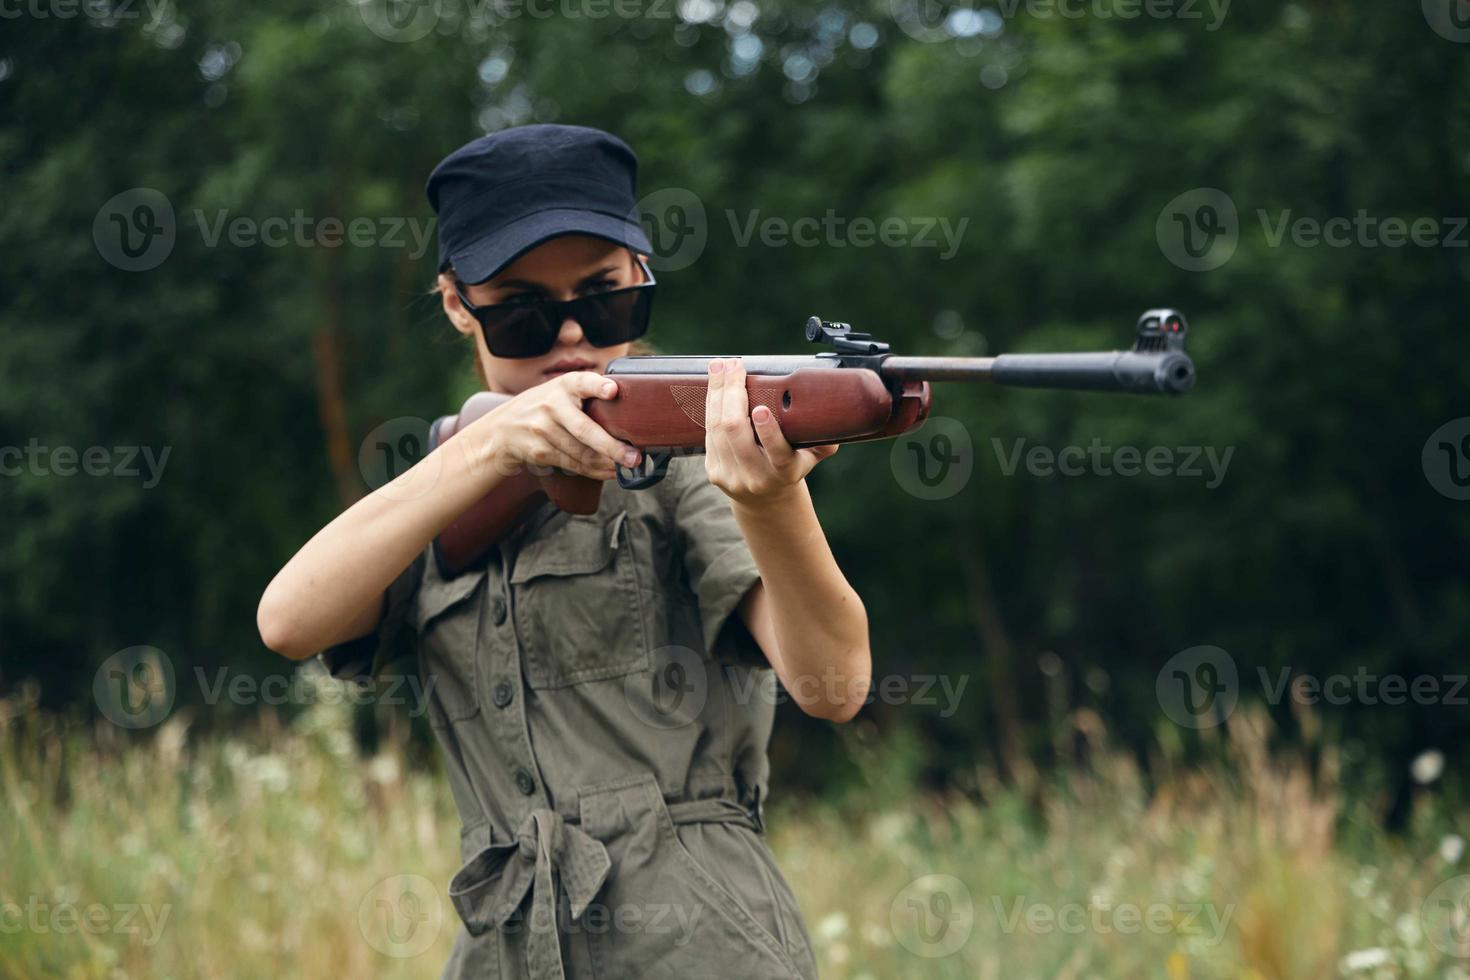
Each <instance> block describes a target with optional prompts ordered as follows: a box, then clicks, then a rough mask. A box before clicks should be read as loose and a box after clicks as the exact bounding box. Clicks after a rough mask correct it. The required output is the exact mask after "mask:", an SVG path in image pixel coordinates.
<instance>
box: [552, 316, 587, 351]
mask: <svg viewBox="0 0 1470 980" xmlns="http://www.w3.org/2000/svg"><path fill="white" fill-rule="evenodd" d="M584 336H585V334H583V332H582V325H581V324H580V323H578V322H577V320H576V318H575V317H572V316H568V317H567V318H566V319H564V320H562V322H561V330H559V331H558V332H557V335H556V342H557V343H558V344H565V345H567V346H568V347H572V346H575V345H577V344H579V343H581V342H582V338H583V337H584Z"/></svg>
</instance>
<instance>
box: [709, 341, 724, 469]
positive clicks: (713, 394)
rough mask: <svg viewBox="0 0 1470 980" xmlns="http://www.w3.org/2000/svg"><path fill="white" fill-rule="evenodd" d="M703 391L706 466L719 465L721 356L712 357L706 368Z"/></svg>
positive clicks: (722, 415) (720, 445) (721, 394)
mask: <svg viewBox="0 0 1470 980" xmlns="http://www.w3.org/2000/svg"><path fill="white" fill-rule="evenodd" d="M706 375H707V378H706V381H705V392H704V452H705V455H706V456H708V457H709V459H708V460H707V462H706V465H707V466H719V465H720V464H721V463H723V461H724V452H723V447H724V442H725V439H724V436H723V435H722V434H721V428H720V421H721V419H722V418H723V417H724V411H725V400H724V383H725V364H724V360H723V359H722V358H718V357H712V358H710V359H709V365H708V367H707V369H706Z"/></svg>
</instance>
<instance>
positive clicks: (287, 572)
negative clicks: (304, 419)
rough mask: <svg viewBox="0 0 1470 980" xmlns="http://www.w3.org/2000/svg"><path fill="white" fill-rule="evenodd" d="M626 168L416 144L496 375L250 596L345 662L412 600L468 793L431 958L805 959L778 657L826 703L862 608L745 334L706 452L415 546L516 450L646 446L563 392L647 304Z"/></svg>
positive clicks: (620, 339)
mask: <svg viewBox="0 0 1470 980" xmlns="http://www.w3.org/2000/svg"><path fill="white" fill-rule="evenodd" d="M636 170H637V161H636V158H635V157H634V156H633V153H632V151H631V150H630V149H629V148H628V147H627V146H626V145H625V144H624V143H623V142H622V141H620V140H618V139H616V138H614V137H612V136H610V135H608V134H606V133H603V132H600V131H598V130H594V129H587V128H582V127H573V126H527V127H521V128H517V129H511V130H507V131H505V132H501V133H497V134H493V135H490V136H486V137H483V138H481V139H478V140H475V141H474V142H472V143H470V144H468V145H466V146H464V147H462V148H461V149H459V150H458V151H456V152H455V153H453V154H451V155H450V156H449V157H448V158H446V159H445V160H444V161H443V162H442V163H440V165H439V166H438V167H437V168H435V170H434V173H433V174H432V176H431V177H430V179H429V184H428V195H429V200H430V202H431V203H432V204H433V206H434V209H435V211H436V213H437V214H438V215H439V244H440V269H441V272H440V275H439V278H438V285H439V293H440V296H441V298H442V302H443V307H444V313H445V315H446V316H447V317H448V318H449V320H450V322H451V323H452V324H453V325H454V326H455V328H456V329H457V330H459V332H460V333H462V334H464V335H465V336H466V337H470V338H472V339H473V342H474V344H475V348H476V355H477V364H478V368H479V371H480V374H481V378H482V380H483V381H484V382H485V385H486V387H487V388H488V389H489V390H491V391H495V392H502V393H505V394H507V395H513V396H514V397H513V398H511V399H509V400H508V401H507V402H505V403H504V404H502V405H501V406H499V407H498V408H496V409H495V410H494V411H491V412H490V413H488V414H487V415H485V416H484V417H482V418H480V419H478V420H476V421H475V422H473V423H471V424H469V425H466V426H465V427H464V429H463V430H462V431H461V432H459V433H458V434H457V435H456V436H455V437H454V439H453V440H450V441H449V442H447V443H446V444H445V446H443V447H441V448H440V449H438V450H436V451H435V452H434V453H433V454H431V455H430V456H429V457H426V458H425V459H424V460H422V461H420V463H419V464H418V466H417V467H415V468H414V470H410V471H409V472H407V473H405V474H402V475H401V476H400V477H399V478H398V479H397V480H394V481H393V482H391V483H389V484H387V485H386V486H384V487H382V488H381V489H379V490H378V491H377V492H375V493H373V494H371V495H369V496H368V497H366V498H364V499H363V500H361V501H359V502H358V503H356V504H354V505H353V506H352V507H351V508H349V509H348V510H347V511H346V512H345V513H343V514H342V515H341V516H339V517H338V518H337V519H336V520H334V521H332V522H331V523H330V524H328V525H327V526H326V527H325V528H323V529H322V530H321V531H320V532H318V533H317V535H316V536H315V537H313V538H312V539H311V540H310V541H309V542H307V543H306V545H305V546H304V547H302V549H301V550H300V551H299V552H298V553H297V554H296V555H295V557H293V558H292V559H291V561H290V562H288V563H287V565H286V566H285V568H283V569H282V570H281V572H280V573H279V574H278V575H277V576H276V578H275V580H274V581H272V582H271V584H270V586H269V587H268V588H267V589H266V591H265V594H264V596H263V597H262V598H261V602H260V610H259V628H260V633H261V637H262V639H263V640H264V641H265V643H266V645H267V646H269V647H270V648H271V649H273V650H275V651H277V652H279V653H281V654H283V655H285V656H287V657H291V658H294V659H301V658H305V657H308V656H311V655H313V654H315V653H316V652H318V651H325V652H324V654H323V655H324V657H325V658H326V659H327V660H328V663H329V664H331V665H334V669H336V670H337V671H339V672H342V671H351V670H352V669H353V667H354V666H358V665H364V664H366V665H371V666H372V667H374V668H375V667H376V666H377V665H378V663H379V662H380V661H381V660H382V659H383V656H382V655H383V653H384V651H385V649H386V648H387V647H388V646H389V644H390V643H391V642H392V640H393V638H394V636H395V635H396V634H397V632H398V630H399V628H400V627H401V626H402V625H404V624H405V623H407V624H408V625H411V626H412V627H413V629H414V630H415V631H416V633H417V635H418V646H417V649H418V655H419V662H420V669H421V671H422V672H423V674H424V676H425V682H426V690H427V691H429V699H430V703H429V716H430V718H431V721H432V723H433V726H434V729H435V731H436V734H437V736H438V738H439V740H440V742H441V744H442V746H443V748H444V754H445V764H446V769H447V770H448V773H449V779H450V784H451V787H452V790H453V793H454V797H455V801H456V803H457V805H458V808H459V811H460V815H461V818H462V823H463V830H462V835H461V847H462V852H463V860H464V862H465V863H464V867H463V868H461V869H460V871H459V872H458V874H456V875H455V877H454V879H453V880H452V881H451V883H450V895H451V898H452V899H453V901H454V904H455V907H456V908H457V909H458V911H459V913H460V916H461V918H462V919H463V921H464V925H465V931H464V932H462V933H460V935H459V937H458V939H457V941H456V944H455V949H454V955H453V958H452V960H451V962H450V964H449V968H448V970H447V972H446V975H448V976H455V977H476V978H478V977H532V978H536V980H540V978H549V977H563V976H568V977H609V978H610V977H670V978H674V977H678V978H687V977H702V976H710V977H714V976H718V977H731V976H740V977H792V976H797V977H811V976H815V975H816V967H815V963H814V961H813V957H812V952H811V947H810V942H809V938H808V935H807V931H806V928H805V926H804V925H803V923H802V920H801V915H800V911H799V909H798V907H797V904H796V901H795V899H794V898H793V896H792V893H791V890H790V888H789V887H788V886H787V884H786V882H785V880H784V879H783V878H782V876H781V874H780V872H779V871H778V870H777V868H776V865H775V863H774V861H773V859H772V856H771V853H770V851H769V850H768V848H767V847H766V844H765V840H764V837H763V832H764V828H763V826H762V823H761V814H762V805H763V801H764V797H765V791H766V781H767V775H768V763H767V759H766V746H767V743H768V741H769V737H770V732H771V722H772V716H773V712H774V699H773V697H772V696H771V695H772V693H773V684H770V683H769V681H770V679H771V670H772V669H773V670H774V673H775V676H776V677H779V678H780V680H781V682H782V683H783V684H784V685H785V687H786V689H787V691H788V692H789V693H790V694H791V696H792V698H793V699H794V700H795V701H796V703H798V704H799V705H800V706H801V707H802V708H803V710H805V711H807V712H808V713H810V714H813V715H816V716H818V717H823V718H828V719H831V720H833V721H839V722H840V721H846V720H848V719H850V718H851V717H852V716H853V715H854V714H855V713H856V712H857V710H858V708H859V707H861V705H862V703H863V701H864V699H865V697H866V695H867V688H868V684H869V683H870V676H871V658H870V654H869V650H868V635H867V618H866V614H865V612H864V609H863V605H862V602H861V600H860V599H859V598H858V596H857V594H856V593H855V592H854V591H853V589H852V587H851V586H850V585H849V584H848V583H847V581H846V580H845V579H844V577H843V575H842V573H841V571H840V570H839V569H838V567H837V564H836V562H835V561H834V560H833V558H832V554H831V551H830V550H829V548H828V546H827V542H826V539H825V538H824V536H823V534H822V529H821V526H820V524H819V523H818V521H817V517H816V514H815V512H814V511H813V509H812V503H811V498H810V496H809V494H808V492H807V488H806V484H805V482H804V478H805V476H806V474H807V473H808V472H810V471H811V469H812V467H813V466H815V465H816V464H817V463H818V462H819V461H820V460H822V459H824V458H825V457H827V456H829V455H831V453H832V452H834V451H835V450H836V447H835V446H829V447H820V448H810V449H799V450H793V449H792V448H791V447H790V446H789V445H788V444H787V443H786V441H785V440H784V439H783V438H782V435H781V431H780V427H779V425H778V424H777V422H776V420H775V419H774V418H773V417H772V415H771V413H770V411H769V410H768V409H766V408H765V407H763V406H758V407H757V408H756V409H755V410H754V411H750V410H749V408H748V402H747V398H746V391H745V374H744V371H743V369H742V367H741V364H740V361H739V360H738V359H732V358H722V359H716V360H713V361H711V363H710V365H709V376H708V393H707V397H706V404H705V419H706V432H707V438H706V446H705V449H706V452H705V455H704V457H703V460H702V461H701V460H700V459H699V457H685V458H682V459H677V460H675V461H674V462H673V464H672V465H671V467H670V471H669V476H668V478H666V479H665V480H664V481H663V482H662V483H659V484H658V485H656V486H655V487H653V488H651V489H646V490H639V491H630V490H624V489H622V488H621V487H619V486H618V485H617V483H616V482H610V483H606V484H604V486H603V491H602V499H601V506H600V509H599V510H598V511H597V513H596V514H593V515H588V516H577V515H570V514H566V513H563V512H560V511H557V510H556V508H554V507H552V506H551V505H550V504H546V505H543V506H542V507H541V508H540V509H539V510H538V511H536V512H534V513H533V514H531V515H530V517H529V519H528V520H526V521H525V522H524V523H522V524H521V525H520V526H519V527H518V528H517V529H516V530H515V531H514V532H513V533H512V534H510V535H509V536H508V537H507V538H506V539H504V540H502V541H501V542H500V543H499V544H498V545H497V546H495V547H494V548H493V549H491V551H490V553H489V554H488V555H487V556H486V558H485V560H484V561H482V562H479V563H477V564H476V565H475V566H473V567H471V568H469V569H468V570H466V571H464V572H463V573H461V574H458V575H454V576H451V577H445V576H444V575H442V574H441V570H440V568H439V567H438V566H437V564H436V562H435V561H434V560H433V559H432V547H431V543H432V540H433V538H434V537H435V536H436V535H437V534H438V533H439V532H440V531H441V530H442V529H443V528H444V527H445V526H446V525H448V524H449V523H450V522H451V521H453V520H454V519H455V518H456V517H458V516H459V515H460V514H461V513H462V512H464V511H465V510H466V509H467V508H469V507H470V505H471V504H473V503H474V502H475V501H477V500H478V499H480V498H481V497H483V496H484V495H485V494H486V493H487V492H489V491H490V490H491V489H492V488H493V487H495V486H496V485H498V483H499V481H500V480H501V479H503V478H504V476H503V475H504V474H507V473H509V472H512V471H514V469H515V468H516V467H518V466H522V465H527V464H539V465H554V466H557V467H560V468H562V469H564V470H567V471H570V472H573V473H579V474H582V475H584V476H589V477H595V478H597V479H599V480H610V479H611V478H612V477H613V476H614V475H615V465H616V464H624V465H629V466H633V465H636V464H638V463H639V462H640V459H639V453H638V451H637V450H636V449H634V448H633V447H631V446H628V445H626V444H624V443H621V442H619V441H618V440H617V439H614V438H613V437H612V436H611V435H609V434H608V433H607V432H606V431H605V430H603V429H602V428H601V427H599V426H598V425H596V424H595V423H593V422H592V421H591V419H590V418H588V416H587V415H586V414H585V413H584V412H583V411H582V405H583V403H584V401H585V400H586V399H592V398H603V399H613V398H616V397H617V383H616V381H615V380H613V379H611V378H606V377H603V376H602V374H601V372H602V371H603V369H604V368H605V367H606V365H607V363H608V362H609V361H610V360H612V359H613V358H616V357H620V356H622V355H624V354H626V353H627V352H628V350H629V346H630V344H631V342H632V341H634V340H636V339H637V337H638V336H639V335H641V333H642V332H643V330H644V329H645V328H646V326H647V319H648V306H649V300H650V299H651V293H652V288H653V286H652V279H651V276H650V274H649V273H648V269H647V265H646V264H645V261H644V259H645V257H646V256H647V255H648V254H649V253H650V251H651V248H650V246H649V244H648V242H647V240H646V238H645V237H644V234H643V230H642V229H641V227H640V226H639V225H638V223H637V220H636V215H637V212H636V204H635V200H636V197H635V184H636ZM430 466H432V467H433V468H434V469H433V470H432V471H430V470H426V469H424V468H426V467H430ZM415 470H418V471H420V472H417V473H416V472H415ZM425 472H436V473H437V475H434V476H431V478H430V480H429V482H431V483H432V488H431V489H430V490H429V491H428V492H422V488H423V485H424V482H425V481H424V480H423V476H424V473H425ZM415 480H418V481H419V482H418V483H414V482H413V481H415ZM409 487H414V488H415V489H414V490H413V491H412V492H408V491H407V490H406V488H409Z"/></svg>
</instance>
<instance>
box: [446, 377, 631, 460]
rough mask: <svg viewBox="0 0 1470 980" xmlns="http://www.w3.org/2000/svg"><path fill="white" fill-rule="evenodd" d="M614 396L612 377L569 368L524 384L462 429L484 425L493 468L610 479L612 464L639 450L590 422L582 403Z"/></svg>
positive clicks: (614, 387) (616, 390)
mask: <svg viewBox="0 0 1470 980" xmlns="http://www.w3.org/2000/svg"><path fill="white" fill-rule="evenodd" d="M617 396H618V385H617V382H616V381H614V380H613V379H612V378H606V377H603V376H602V375H600V374H597V373H596V372H594V371H569V372H567V373H566V374H563V375H559V376H557V377H555V378H552V379H551V380H550V381H546V382H543V383H542V384H539V385H536V386H535V387H533V388H527V389H526V390H525V391H523V392H521V393H520V394H519V395H516V396H515V397H514V398H512V399H510V401H508V402H506V403H505V404H504V405H501V406H499V407H498V408H496V409H494V410H493V411H490V412H488V413H486V414H485V415H484V417H482V418H480V419H478V420H476V421H475V422H474V423H472V424H471V425H470V426H469V427H467V429H466V431H468V430H469V429H472V428H474V427H475V426H484V427H485V428H484V432H485V438H486V439H488V440H489V444H490V448H491V453H492V456H493V458H494V459H495V461H496V466H497V468H501V467H514V466H522V465H526V466H554V467H557V468H558V469H562V470H566V471H567V472H569V473H577V474H579V475H581V476H586V477H591V478H592V479H594V480H611V479H613V478H614V477H615V476H616V475H617V470H616V464H618V463H622V464H623V465H625V466H636V465H637V464H638V461H639V460H640V459H641V458H642V454H641V453H640V452H639V451H638V450H637V449H636V448H635V447H633V446H630V445H628V444H627V443H625V442H621V441H619V440H617V439H614V438H613V437H612V436H611V435H609V434H608V432H607V430H606V429H604V428H603V427H602V426H600V425H598V424H597V423H596V422H594V421H592V419H590V418H589V417H588V416H587V413H586V412H584V411H583V410H582V402H583V401H584V400H585V399H588V398H600V399H603V400H604V401H610V400H612V399H614V398H616V397H617ZM502 472H505V470H504V469H502Z"/></svg>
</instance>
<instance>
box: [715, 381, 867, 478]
mask: <svg viewBox="0 0 1470 980" xmlns="http://www.w3.org/2000/svg"><path fill="white" fill-rule="evenodd" d="M752 425H753V426H754V430H752V428H751V427H752ZM757 440H759V441H757ZM837 449H838V447H837V446H836V445H828V446H811V447H809V448H806V449H792V448H791V444H790V443H788V442H787V441H786V437H785V436H784V435H782V434H781V424H780V423H779V422H777V421H776V416H775V415H774V414H773V413H772V412H771V410H770V409H769V408H767V407H766V406H764V405H757V406H756V407H755V410H754V411H752V410H751V409H750V402H749V399H748V398H747V397H746V393H745V365H744V364H743V363H742V362H741V360H740V359H739V358H738V357H716V358H711V359H710V362H709V388H708V392H707V394H706V397H705V404H704V452H705V456H704V468H705V472H707V473H708V474H709V481H710V482H711V483H713V484H714V485H715V486H717V487H719V488H720V489H721V490H723V491H724V492H725V494H726V495H727V496H729V497H730V499H731V500H733V501H735V502H736V503H739V504H744V505H746V506H757V507H758V506H761V505H763V504H767V503H773V502H777V501H779V500H781V499H782V497H783V496H784V495H785V494H786V493H787V492H788V491H790V490H791V488H792V487H794V486H796V485H797V484H799V483H800V482H801V481H802V480H804V479H806V475H807V474H808V473H810V472H811V471H812V467H814V466H816V465H817V464H818V463H820V462H821V461H822V460H824V459H826V458H827V457H828V456H831V455H832V454H833V453H835V452H837Z"/></svg>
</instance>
